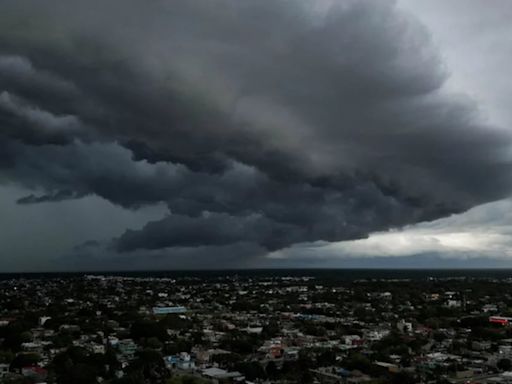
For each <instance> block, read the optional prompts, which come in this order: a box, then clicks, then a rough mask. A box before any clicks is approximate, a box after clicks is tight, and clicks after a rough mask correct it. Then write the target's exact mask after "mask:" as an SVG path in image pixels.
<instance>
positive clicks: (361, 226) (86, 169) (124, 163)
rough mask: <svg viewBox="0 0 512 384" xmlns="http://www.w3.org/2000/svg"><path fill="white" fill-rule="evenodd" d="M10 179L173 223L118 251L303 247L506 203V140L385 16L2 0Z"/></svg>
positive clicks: (425, 49)
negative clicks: (151, 209)
mask: <svg viewBox="0 0 512 384" xmlns="http://www.w3.org/2000/svg"><path fill="white" fill-rule="evenodd" d="M1 10H2V12H1V15H0V177H1V178H2V179H3V180H7V181H9V182H14V183H17V184H19V185H21V186H23V187H24V188H29V189H33V190H35V191H36V190H37V191H40V190H43V191H44V193H43V194H42V195H38V194H36V193H34V194H31V195H29V196H25V197H22V198H21V199H20V200H19V203H20V204H33V203H40V202H48V201H59V200H64V199H75V198H80V197H83V196H87V195H92V194H94V195H98V196H101V197H103V198H105V199H107V200H109V201H111V202H113V203H114V204H118V205H121V206H123V207H126V208H133V209H136V208H138V207H140V206H143V205H147V204H154V203H161V202H164V203H165V204H167V206H168V208H169V212H168V214H166V215H165V217H164V218H162V219H161V220H159V221H154V222H150V223H148V224H147V225H146V226H144V227H143V228H142V229H140V230H136V231H134V230H132V231H127V232H126V233H124V234H123V235H122V236H120V237H119V238H117V239H114V240H113V244H112V245H111V249H114V250H117V251H120V252H129V251H134V250H155V249H161V248H169V247H205V246H206V247H208V246H227V245H230V244H242V243H244V244H247V243H249V244H254V245H255V247H257V248H258V249H260V248H264V249H266V250H270V251H274V250H277V249H280V248H284V247H287V246H290V245H293V244H296V243H301V242H311V241H317V240H325V241H339V240H346V239H355V238H363V237H366V236H367V235H368V233H370V232H373V231H377V230H384V229H387V228H390V227H395V226H402V225H405V224H410V223H415V222H419V221H424V220H431V219H435V218H439V217H443V216H445V215H447V214H449V213H454V212H461V211H464V210H466V209H468V208H470V207H472V206H474V205H477V204H480V203H484V202H487V201H492V200H495V199H499V198H502V197H504V196H506V195H508V193H509V192H510V187H511V178H510V176H509V175H510V170H511V159H510V154H509V148H510V143H511V138H510V135H509V134H508V133H505V132H504V131H502V130H500V129H498V128H496V127H491V126H488V125H486V123H485V122H484V121H482V120H480V119H479V116H478V111H477V108H476V105H475V104H474V103H473V102H472V101H471V100H470V99H468V98H466V97H464V96H461V95H450V94H448V93H446V92H445V91H444V90H443V84H444V82H445V80H446V73H445V71H444V68H443V65H442V62H441V60H440V58H439V56H438V53H437V51H436V49H435V48H434V47H433V45H432V43H431V42H430V38H429V35H428V32H427V31H426V30H425V29H424V28H423V27H422V26H421V25H420V24H419V23H418V22H417V21H416V20H414V19H413V18H411V17H410V16H408V15H406V14H403V13H401V12H400V11H399V10H397V9H396V7H395V5H394V3H392V2H384V1H382V2H374V1H366V0H363V1H361V0H358V1H355V0H353V1H352V0H346V1H340V2H336V3H334V5H332V4H329V2H323V1H319V2H310V1H280V2H276V1H274V0H258V1H238V0H219V1H216V2H209V1H196V0H187V1H165V0H157V1H152V2H143V1H140V0H123V1H121V0H113V1H109V2H108V3H105V2H102V1H99V0H93V1H88V2H85V1H79V0H69V1H66V2H60V1H56V0H38V1H34V0H6V1H4V2H2V4H1Z"/></svg>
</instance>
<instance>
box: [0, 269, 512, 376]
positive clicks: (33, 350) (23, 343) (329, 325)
mask: <svg viewBox="0 0 512 384" xmlns="http://www.w3.org/2000/svg"><path fill="white" fill-rule="evenodd" d="M0 288H1V290H0V292H1V293H0V382H1V383H19V384H25V383H27V384H30V383H59V384H92V383H105V384H110V383H111V384H144V383H164V384H179V383H185V384H194V383H197V384H202V383H205V384H207V383H283V384H284V383H375V384H376V383H382V384H384V383H397V384H408V383H512V327H509V319H510V318H509V316H510V317H512V280H511V279H505V278H504V279H491V278H424V279H412V280H407V279H403V280H396V279H395V280H391V279H387V280H386V279H366V280H355V281H348V280H337V279H334V278H322V277H319V276H316V277H308V276H258V275H254V276H237V275H225V276H211V277H201V278H200V277H194V276H190V277H185V276H183V277H179V278H178V277H173V278H170V277H166V278H156V277H120V276H100V275H84V276H72V277H65V276H64V277H51V278H25V279H23V278H16V279H10V280H4V281H1V282H0ZM510 320H511V321H512V319H510Z"/></svg>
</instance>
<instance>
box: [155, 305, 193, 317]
mask: <svg viewBox="0 0 512 384" xmlns="http://www.w3.org/2000/svg"><path fill="white" fill-rule="evenodd" d="M186 312H187V308H185V307H154V308H153V314H154V315H170V314H175V313H186Z"/></svg>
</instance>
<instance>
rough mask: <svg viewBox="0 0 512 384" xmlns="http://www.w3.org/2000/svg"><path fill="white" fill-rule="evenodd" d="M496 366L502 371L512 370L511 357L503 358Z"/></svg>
mask: <svg viewBox="0 0 512 384" xmlns="http://www.w3.org/2000/svg"><path fill="white" fill-rule="evenodd" d="M496 367H498V369H500V370H502V371H510V370H511V369H512V361H510V359H501V360H500V361H498V363H497V364H496Z"/></svg>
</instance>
